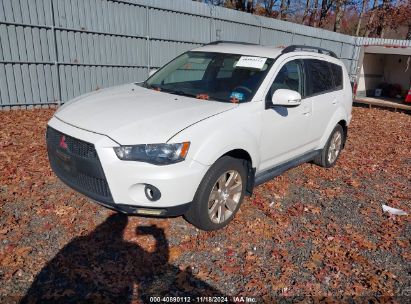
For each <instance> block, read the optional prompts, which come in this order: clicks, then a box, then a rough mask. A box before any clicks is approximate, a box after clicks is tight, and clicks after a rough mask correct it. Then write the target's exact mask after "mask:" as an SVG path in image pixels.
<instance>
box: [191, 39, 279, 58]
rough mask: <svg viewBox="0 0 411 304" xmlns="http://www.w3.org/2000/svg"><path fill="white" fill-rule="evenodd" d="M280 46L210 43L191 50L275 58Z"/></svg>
mask: <svg viewBox="0 0 411 304" xmlns="http://www.w3.org/2000/svg"><path fill="white" fill-rule="evenodd" d="M282 50H283V49H282V48H278V47H273V46H262V45H256V44H242V43H232V42H231V43H230V42H223V43H211V44H207V45H204V46H202V47H199V48H196V49H193V50H192V51H193V52H215V53H226V54H239V55H247V56H257V57H267V58H277V57H278V56H279V55H280V54H281V52H282Z"/></svg>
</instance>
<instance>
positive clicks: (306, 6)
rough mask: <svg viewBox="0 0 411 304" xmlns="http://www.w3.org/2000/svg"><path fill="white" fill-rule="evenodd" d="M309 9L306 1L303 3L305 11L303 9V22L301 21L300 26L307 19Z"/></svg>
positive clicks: (308, 3) (308, 1) (308, 0)
mask: <svg viewBox="0 0 411 304" xmlns="http://www.w3.org/2000/svg"><path fill="white" fill-rule="evenodd" d="M309 9H310V0H307V1H306V2H305V9H304V14H303V20H302V21H301V23H302V24H304V21H305V19H307V16H308V11H309Z"/></svg>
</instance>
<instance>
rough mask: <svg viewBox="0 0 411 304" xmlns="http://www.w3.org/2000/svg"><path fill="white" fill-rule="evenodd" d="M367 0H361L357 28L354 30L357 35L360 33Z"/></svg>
mask: <svg viewBox="0 0 411 304" xmlns="http://www.w3.org/2000/svg"><path fill="white" fill-rule="evenodd" d="M367 2H368V0H363V1H362V6H361V11H360V16H359V17H358V23H357V29H356V30H355V36H358V35H359V34H360V29H361V23H362V18H363V17H364V12H365V7H366V6H367Z"/></svg>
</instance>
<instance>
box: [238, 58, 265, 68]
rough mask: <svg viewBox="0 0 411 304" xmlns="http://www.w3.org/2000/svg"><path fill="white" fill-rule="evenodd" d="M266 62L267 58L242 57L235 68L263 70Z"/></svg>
mask: <svg viewBox="0 0 411 304" xmlns="http://www.w3.org/2000/svg"><path fill="white" fill-rule="evenodd" d="M266 61H267V58H263V57H249V56H241V57H240V59H239V60H238V61H237V63H236V65H235V67H236V68H251V69H258V70H262V69H263V67H264V64H265V62H266Z"/></svg>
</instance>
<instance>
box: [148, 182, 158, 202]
mask: <svg viewBox="0 0 411 304" xmlns="http://www.w3.org/2000/svg"><path fill="white" fill-rule="evenodd" d="M144 193H145V195H146V197H147V199H148V200H149V201H152V202H154V201H158V200H159V199H160V197H161V192H160V190H158V189H157V188H156V187H154V186H153V185H146V186H145V187H144Z"/></svg>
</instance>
